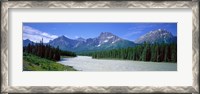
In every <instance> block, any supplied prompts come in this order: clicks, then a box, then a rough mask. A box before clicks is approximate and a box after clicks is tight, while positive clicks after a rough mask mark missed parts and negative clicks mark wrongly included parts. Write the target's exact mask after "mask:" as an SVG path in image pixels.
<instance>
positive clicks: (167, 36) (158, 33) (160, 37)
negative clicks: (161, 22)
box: [135, 29, 176, 43]
mask: <svg viewBox="0 0 200 94" xmlns="http://www.w3.org/2000/svg"><path fill="white" fill-rule="evenodd" d="M143 42H148V43H162V42H164V43H172V42H176V38H175V36H173V35H172V34H171V32H168V31H167V30H164V29H158V30H154V31H151V32H149V33H147V34H145V35H143V36H141V37H140V38H138V39H137V40H136V41H135V43H143Z"/></svg>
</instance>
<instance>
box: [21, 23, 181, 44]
mask: <svg viewBox="0 0 200 94" xmlns="http://www.w3.org/2000/svg"><path fill="white" fill-rule="evenodd" d="M157 29H165V30H167V31H169V32H171V33H172V34H173V35H174V36H177V23H23V39H30V40H32V41H34V42H39V40H41V38H43V39H44V42H48V41H49V40H52V39H54V38H57V37H59V36H62V35H64V36H66V37H68V38H71V39H76V38H78V37H82V38H94V37H97V36H99V34H100V33H101V32H111V33H113V34H114V35H117V36H119V37H121V38H123V39H127V40H130V41H134V40H136V39H137V38H139V37H140V36H142V35H144V34H146V33H148V32H150V31H153V30H157Z"/></svg>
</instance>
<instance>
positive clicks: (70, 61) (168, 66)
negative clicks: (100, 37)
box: [58, 56, 177, 71]
mask: <svg viewBox="0 0 200 94" xmlns="http://www.w3.org/2000/svg"><path fill="white" fill-rule="evenodd" d="M58 63H61V64H64V65H68V66H72V67H73V68H75V69H76V70H79V71H177V64H176V63H164V62H162V63H156V62H143V61H131V60H105V59H92V57H89V56H77V57H74V58H63V59H62V60H61V61H59V62H58Z"/></svg>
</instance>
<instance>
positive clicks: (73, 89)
mask: <svg viewBox="0 0 200 94" xmlns="http://www.w3.org/2000/svg"><path fill="white" fill-rule="evenodd" d="M10 8H191V9H192V18H191V19H192V21H193V22H192V52H193V53H192V75H193V79H192V81H193V85H192V86H9V84H8V83H9V72H8V69H9V65H8V62H9V57H8V56H9V51H8V47H9V41H8V39H9V35H8V33H9V12H8V10H9V9H10ZM1 19H2V21H1V76H2V84H1V90H2V91H1V92H2V93H77V92H82V93H157V92H161V93H199V5H198V1H160V2H155V1H82V2H78V1H42V2H41V1H4V2H2V7H1Z"/></svg>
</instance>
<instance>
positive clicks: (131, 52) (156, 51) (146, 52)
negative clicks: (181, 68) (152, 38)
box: [87, 42, 177, 62]
mask: <svg viewBox="0 0 200 94" xmlns="http://www.w3.org/2000/svg"><path fill="white" fill-rule="evenodd" d="M87 55H90V56H92V58H97V59H103V58H105V59H123V60H134V61H152V62H177V44H176V43H171V44H164V43H162V44H156V43H155V44H150V43H146V42H145V43H144V44H141V45H137V46H135V47H129V48H121V49H113V50H107V51H99V52H94V53H89V54H87Z"/></svg>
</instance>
